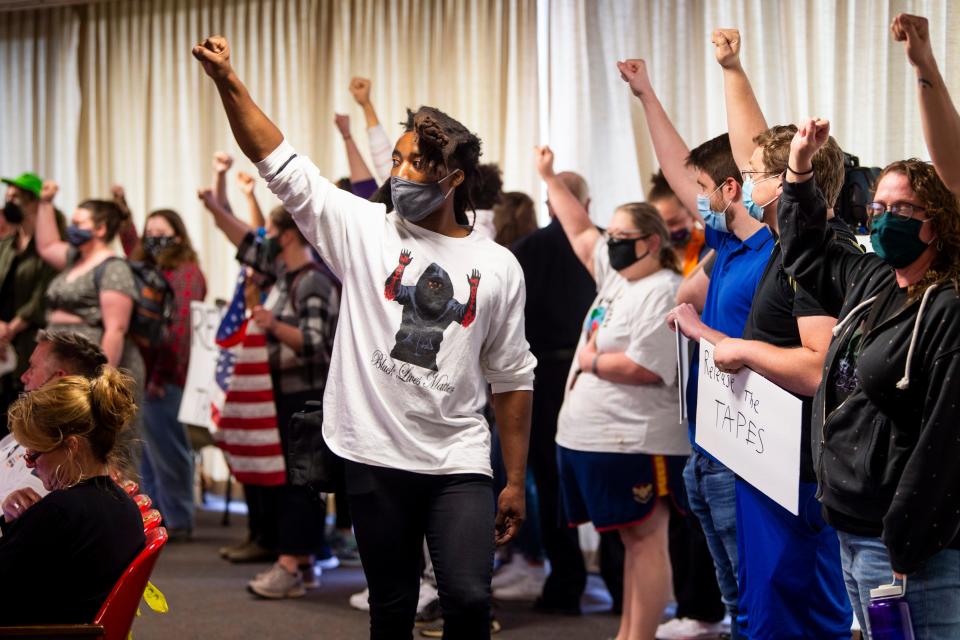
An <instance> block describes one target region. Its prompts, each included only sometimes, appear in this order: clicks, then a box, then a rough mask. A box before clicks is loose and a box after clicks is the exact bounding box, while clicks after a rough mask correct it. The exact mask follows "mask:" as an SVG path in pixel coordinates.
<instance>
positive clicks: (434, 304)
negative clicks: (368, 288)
mask: <svg viewBox="0 0 960 640" xmlns="http://www.w3.org/2000/svg"><path fill="white" fill-rule="evenodd" d="M411 261H413V257H412V254H411V253H410V251H408V250H406V249H404V250H403V251H401V252H400V263H399V264H398V265H397V268H396V269H394V271H393V273H391V274H390V277H389V278H387V284H386V287H385V289H384V296H385V297H386V298H387V300H395V301H396V302H398V303H399V304H401V305H402V306H403V318H402V319H401V322H400V329H399V331H397V343H396V344H395V345H394V347H393V350H392V351H391V352H390V357H391V358H394V359H395V360H402V361H403V362H409V363H410V364H415V365H417V366H420V367H423V368H424V369H431V370H433V371H437V353H439V351H440V343H441V342H443V332H444V330H445V329H446V328H447V327H448V326H449V325H450V323H451V322H456V323H458V324H460V325H461V326H463V327H464V328H466V327H469V326H470V325H471V324H472V323H473V321H474V320H475V319H476V317H477V288H478V287H479V286H480V272H479V271H477V270H476V269H474V270H473V273H471V274H470V275H469V276H468V277H467V282H469V283H470V300H469V301H468V302H467V303H466V304H463V303H462V302H457V301H456V300H455V299H454V297H453V282H452V281H451V280H450V276H449V275H447V272H446V271H444V270H443V267H441V266H440V265H438V264H437V263H435V262H434V263H431V264H430V266H428V267H427V268H426V269H425V270H424V272H423V273H422V274H421V275H420V279H419V280H417V284H416V285H415V286H410V285H404V284H401V280H402V279H403V271H404V269H405V268H406V267H407V265H408V264H410V262H411Z"/></svg>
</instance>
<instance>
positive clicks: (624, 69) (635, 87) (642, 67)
mask: <svg viewBox="0 0 960 640" xmlns="http://www.w3.org/2000/svg"><path fill="white" fill-rule="evenodd" d="M617 69H618V70H619V71H620V78H622V79H623V81H624V82H626V83H627V84H629V85H630V90H631V91H633V95H635V96H637V97H638V98H640V97H643V94H645V93H650V92H652V91H653V87H652V86H651V85H650V76H648V75H647V63H646V62H644V61H643V60H640V59H639V58H631V59H630V60H624V61H623V62H618V63H617Z"/></svg>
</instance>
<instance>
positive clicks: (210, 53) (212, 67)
mask: <svg viewBox="0 0 960 640" xmlns="http://www.w3.org/2000/svg"><path fill="white" fill-rule="evenodd" d="M193 57H194V58H196V59H197V60H199V61H200V64H201V65H203V70H204V71H205V72H206V73H207V75H208V76H210V77H211V78H213V79H214V80H224V79H226V78H227V77H228V76H229V75H230V74H231V73H233V67H232V66H231V65H230V43H228V42H227V39H226V38H224V37H223V36H210V37H209V38H207V39H206V40H204V41H203V42H201V43H200V44H198V45H197V46H195V47H194V48H193Z"/></svg>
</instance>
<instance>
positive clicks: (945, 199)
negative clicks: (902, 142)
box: [874, 158, 960, 298]
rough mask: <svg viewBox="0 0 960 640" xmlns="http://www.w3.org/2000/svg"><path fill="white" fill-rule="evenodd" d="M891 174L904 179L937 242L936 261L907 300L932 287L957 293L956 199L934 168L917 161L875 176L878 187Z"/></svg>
mask: <svg viewBox="0 0 960 640" xmlns="http://www.w3.org/2000/svg"><path fill="white" fill-rule="evenodd" d="M890 173H896V174H900V175H902V176H904V177H906V179H907V182H908V183H910V189H912V190H913V192H914V193H915V194H917V199H918V200H919V201H920V202H921V203H922V204H923V206H924V208H925V209H926V213H927V216H928V217H929V218H930V225H931V227H932V228H933V232H934V233H935V234H936V238H937V240H936V242H937V257H936V258H935V259H934V261H933V264H932V265H930V269H929V270H928V271H927V273H926V274H925V275H924V276H923V278H922V279H921V280H920V282H918V283H916V284H914V285H911V286H910V288H909V295H910V297H911V298H913V297H915V296H919V295H922V294H923V292H924V291H925V290H926V289H927V288H928V287H930V286H931V285H933V284H939V283H944V282H950V283H952V284H953V287H954V288H955V289H956V290H957V291H958V292H960V203H958V201H957V197H956V196H955V195H954V194H953V192H952V191H950V189H948V188H947V185H945V184H944V183H943V180H941V179H940V176H938V175H937V170H936V169H934V167H933V165H932V164H930V163H929V162H925V161H923V160H920V159H919V158H910V159H908V160H897V161H896V162H891V163H890V164H888V165H887V166H886V167H884V168H883V171H881V172H880V175H879V176H877V184H878V185H879V184H880V181H881V180H883V178H884V176H886V175H887V174H890ZM874 190H876V185H874Z"/></svg>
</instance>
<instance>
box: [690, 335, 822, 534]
mask: <svg viewBox="0 0 960 640" xmlns="http://www.w3.org/2000/svg"><path fill="white" fill-rule="evenodd" d="M713 352H714V346H713V345H712V344H710V343H709V342H707V341H706V340H701V341H700V377H699V378H698V379H697V444H698V445H699V446H700V447H702V448H703V449H705V450H706V451H708V452H709V453H710V454H711V455H712V456H713V457H715V458H716V459H717V460H719V461H720V462H722V463H723V464H724V465H725V466H726V467H727V468H728V469H730V470H732V471H733V472H734V473H736V474H737V475H738V476H740V477H741V478H743V479H744V480H746V481H747V482H749V483H750V484H752V485H753V486H754V487H756V488H757V489H759V490H760V491H762V492H763V493H765V494H766V495H767V496H769V497H770V498H771V499H772V500H774V501H776V502H777V503H778V504H780V505H781V506H782V507H783V508H784V509H786V510H787V511H789V512H790V513H792V514H793V515H797V513H798V509H797V507H798V505H797V503H798V500H799V492H800V446H801V442H800V440H801V431H802V428H801V423H802V415H801V412H802V409H801V406H802V405H801V402H800V399H799V398H797V397H796V396H794V395H792V394H791V393H789V392H787V391H785V390H783V389H781V388H780V387H778V386H777V385H775V384H773V383H772V382H770V381H769V380H767V379H766V378H764V377H763V376H761V375H760V374H758V373H756V372H754V371H751V370H750V369H747V368H746V367H744V368H743V369H741V370H740V371H738V372H737V373H734V374H730V373H724V372H722V371H720V369H718V368H717V365H716V364H715V363H714V361H713ZM805 444H808V443H805Z"/></svg>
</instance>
